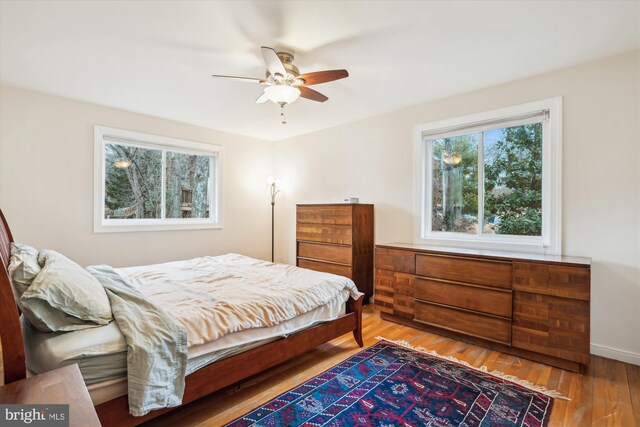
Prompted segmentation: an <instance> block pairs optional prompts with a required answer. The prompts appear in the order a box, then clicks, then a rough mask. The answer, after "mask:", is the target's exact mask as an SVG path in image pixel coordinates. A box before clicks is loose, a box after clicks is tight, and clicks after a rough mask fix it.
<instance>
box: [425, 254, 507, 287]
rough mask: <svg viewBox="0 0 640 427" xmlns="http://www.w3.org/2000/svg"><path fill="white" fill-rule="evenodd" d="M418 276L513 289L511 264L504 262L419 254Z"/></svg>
mask: <svg viewBox="0 0 640 427" xmlns="http://www.w3.org/2000/svg"><path fill="white" fill-rule="evenodd" d="M416 274H417V275H418V276H427V277H434V278H436V279H444V280H452V281H455V282H464V283H474V284H478V285H488V286H495V287H499V288H506V289H511V263H510V262H504V261H494V260H483V259H478V258H458V257H455V256H448V255H423V254H418V255H416Z"/></svg>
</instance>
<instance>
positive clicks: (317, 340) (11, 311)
mask: <svg viewBox="0 0 640 427" xmlns="http://www.w3.org/2000/svg"><path fill="white" fill-rule="evenodd" d="M11 242H13V237H12V235H11V230H10V229H9V226H8V224H7V221H6V219H5V217H4V215H3V213H2V210H0V261H1V262H0V264H2V267H0V339H1V342H2V362H3V365H4V382H5V384H8V383H10V382H13V381H18V380H21V379H24V378H25V377H26V364H25V350H24V342H23V339H22V331H21V329H20V319H19V312H18V308H17V306H16V303H15V298H14V296H13V291H12V288H11V281H10V279H9V274H8V272H7V266H8V265H9V258H10V255H11ZM346 311H347V314H346V315H344V316H342V317H340V318H339V319H336V320H333V321H330V322H326V323H322V324H320V325H317V326H314V327H312V328H309V329H306V330H304V331H302V332H298V333H296V334H293V335H290V336H288V337H287V338H280V339H278V340H277V341H273V342H270V343H268V344H265V345H262V346H260V347H256V348H254V349H251V350H249V351H246V352H244V353H240V354H237V355H235V356H231V357H228V358H226V359H222V360H220V361H218V362H215V363H212V364H211V365H208V366H206V367H204V368H202V369H199V370H197V371H196V372H194V373H192V374H191V375H188V376H187V377H186V387H185V392H184V397H183V399H182V404H183V405H184V404H186V403H189V402H192V401H194V400H196V399H198V398H200V397H203V396H206V395H208V394H211V393H213V392H215V391H217V390H220V389H222V388H224V387H227V386H229V385H231V384H234V383H236V382H238V381H240V380H242V379H245V378H248V377H250V376H252V375H255V374H257V373H259V372H261V371H264V370H266V369H269V368H271V367H273V366H275V365H277V364H279V363H282V362H284V361H286V360H289V359H291V358H293V357H295V356H298V355H300V354H302V353H304V352H306V351H309V350H311V349H312V348H314V347H317V346H318V345H320V344H323V343H325V342H327V341H330V340H332V339H334V338H337V337H339V336H341V335H344V334H346V333H348V332H353V336H354V338H355V340H356V342H357V343H358V345H359V346H360V347H362V297H361V298H359V299H357V300H353V299H351V298H350V299H349V300H348V301H347V310H346ZM172 409H175V408H167V409H159V410H155V411H151V412H150V413H149V414H147V415H145V416H143V417H134V416H132V415H131V414H129V405H128V403H127V396H122V397H118V398H116V399H113V400H110V401H108V402H105V403H102V404H100V405H98V406H96V411H97V412H98V417H99V418H100V421H101V422H102V423H103V424H104V425H105V426H111V425H114V426H119V427H120V426H133V425H138V424H141V423H143V422H145V421H148V420H150V419H152V418H155V417H157V416H159V415H162V414H164V413H166V412H169V411H171V410H172Z"/></svg>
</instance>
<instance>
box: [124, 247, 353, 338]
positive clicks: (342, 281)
mask: <svg viewBox="0 0 640 427" xmlns="http://www.w3.org/2000/svg"><path fill="white" fill-rule="evenodd" d="M116 271H117V272H118V273H119V274H120V275H122V276H123V277H125V278H126V279H127V280H128V281H129V282H130V283H131V284H133V285H135V286H137V287H138V289H139V290H140V291H141V292H142V293H143V294H144V295H145V296H146V297H148V298H149V299H151V300H152V301H153V302H155V303H156V304H158V305H159V306H160V307H162V308H163V309H165V310H166V311H168V312H169V313H171V314H172V315H174V316H175V317H177V318H178V320H180V321H181V322H182V323H183V324H184V326H185V327H186V329H187V339H188V344H187V345H188V347H192V346H194V345H200V344H204V343H208V342H211V341H213V340H216V339H218V338H220V337H222V336H224V335H227V334H230V333H233V332H237V331H241V330H245V329H251V328H262V327H270V326H274V325H276V324H279V323H281V322H283V321H285V320H288V319H291V318H293V317H295V316H298V315H300V314H303V313H306V312H308V311H311V310H313V309H315V308H317V307H320V306H322V305H325V304H327V303H328V302H330V301H332V300H333V299H335V298H339V297H340V296H341V294H342V293H343V291H344V290H345V289H346V290H348V291H349V292H350V294H351V296H352V297H353V298H358V297H359V296H361V295H362V294H361V293H360V292H358V290H357V288H356V286H355V284H354V283H353V282H352V281H351V280H350V279H348V278H346V277H342V276H336V275H333V274H328V273H320V272H316V271H311V270H305V269H301V268H298V267H293V266H290V265H285V264H273V263H270V262H266V261H261V260H257V259H253V258H249V257H246V256H242V255H237V254H227V255H222V256H217V257H203V258H195V259H191V260H187V261H176V262H170V263H165V264H157V265H146V266H141V267H129V268H119V269H116Z"/></svg>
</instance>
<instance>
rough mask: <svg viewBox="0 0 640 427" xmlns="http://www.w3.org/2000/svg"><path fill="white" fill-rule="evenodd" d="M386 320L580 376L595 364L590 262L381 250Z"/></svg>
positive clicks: (380, 298)
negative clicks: (591, 361)
mask: <svg viewBox="0 0 640 427" xmlns="http://www.w3.org/2000/svg"><path fill="white" fill-rule="evenodd" d="M375 267H376V268H375V304H376V308H378V309H379V310H380V315H381V316H382V318H384V319H387V320H392V321H396V322H399V323H403V324H407V325H410V326H414V327H416V328H421V329H427V330H430V331H433V332H437V333H440V334H443V335H450V336H453V337H454V338H457V339H461V340H465V341H470V342H473V343H476V344H481V345H484V346H486V347H491V348H494V349H496V350H499V351H504V352H507V353H514V354H517V355H520V356H523V357H526V358H529V359H533V360H537V361H540V362H543V363H547V364H550V365H554V366H559V367H561V368H565V369H570V370H574V371H577V370H579V369H580V367H581V366H585V365H588V364H589V350H590V348H589V347H590V345H589V305H590V303H589V301H590V284H591V267H590V260H589V259H588V258H577V257H564V256H545V255H534V254H521V253H511V252H497V251H478V250H470V249H452V248H441V247H433V246H424V245H413V244H391V245H377V246H376V254H375Z"/></svg>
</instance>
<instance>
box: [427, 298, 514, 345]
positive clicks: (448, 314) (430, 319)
mask: <svg viewBox="0 0 640 427" xmlns="http://www.w3.org/2000/svg"><path fill="white" fill-rule="evenodd" d="M414 309H415V318H414V320H415V321H416V322H422V323H427V324H429V325H433V326H438V327H440V328H444V329H448V330H451V331H455V332H460V333H463V334H466V335H471V336H474V337H479V338H484V339H487V340H491V341H496V342H500V343H503V344H508V345H511V321H510V320H506V319H500V318H498V317H492V316H487V315H484V314H479V313H473V312H469V311H464V310H459V309H456V308H450V307H445V306H441V305H437V304H431V303H426V302H421V301H416V302H415V307H414Z"/></svg>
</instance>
